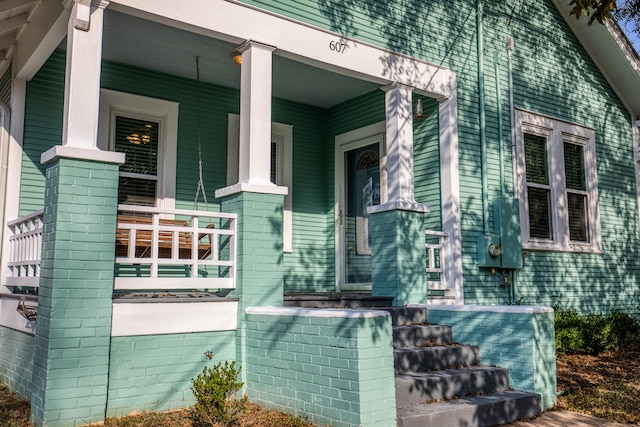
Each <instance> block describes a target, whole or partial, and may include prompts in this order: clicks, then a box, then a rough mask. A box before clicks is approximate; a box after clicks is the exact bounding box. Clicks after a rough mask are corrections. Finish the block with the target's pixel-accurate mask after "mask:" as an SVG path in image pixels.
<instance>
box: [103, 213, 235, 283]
mask: <svg viewBox="0 0 640 427" xmlns="http://www.w3.org/2000/svg"><path fill="white" fill-rule="evenodd" d="M236 223H237V215H235V214H229V213H220V212H203V211H192V210H179V209H160V208H151V207H142V206H128V205H119V206H118V225H117V230H116V266H115V275H116V277H115V281H114V282H115V283H114V287H115V289H117V290H121V289H127V290H149V289H154V290H155V289H229V288H234V287H235V277H236Z"/></svg>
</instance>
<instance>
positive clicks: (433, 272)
mask: <svg viewBox="0 0 640 427" xmlns="http://www.w3.org/2000/svg"><path fill="white" fill-rule="evenodd" d="M424 234H425V241H426V242H425V245H424V247H425V248H426V250H427V268H426V272H427V288H428V289H430V290H443V291H447V290H449V286H448V284H447V281H446V279H445V275H444V272H445V266H444V257H443V256H442V252H443V250H444V244H445V240H446V239H447V234H446V233H444V232H442V231H432V230H425V232H424ZM436 277H437V280H433V279H434V278H436Z"/></svg>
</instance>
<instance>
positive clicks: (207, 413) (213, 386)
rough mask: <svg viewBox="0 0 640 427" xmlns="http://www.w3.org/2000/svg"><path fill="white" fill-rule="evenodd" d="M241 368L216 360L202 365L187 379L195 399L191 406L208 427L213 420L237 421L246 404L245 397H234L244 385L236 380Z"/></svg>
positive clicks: (225, 423) (217, 421)
mask: <svg viewBox="0 0 640 427" xmlns="http://www.w3.org/2000/svg"><path fill="white" fill-rule="evenodd" d="M241 369H242V368H240V367H238V368H236V362H235V361H233V362H228V361H226V362H224V364H223V363H222V362H218V363H216V364H215V366H214V367H213V368H209V367H208V366H205V367H204V369H203V370H202V372H201V373H200V374H198V376H197V377H196V378H193V379H192V380H191V383H192V384H191V391H192V392H193V395H194V396H195V398H196V404H195V405H194V409H195V412H196V416H197V418H198V420H199V421H201V422H204V423H208V424H209V425H211V426H213V425H215V424H216V423H222V424H223V425H225V426H233V425H235V424H236V423H237V421H238V416H239V415H240V414H241V413H242V412H243V411H244V410H245V407H246V403H247V396H242V397H241V398H238V393H239V392H240V389H242V386H243V385H244V383H243V382H241V381H239V380H238V378H239V376H240V372H241Z"/></svg>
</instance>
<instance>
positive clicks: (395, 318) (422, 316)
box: [384, 307, 428, 326]
mask: <svg viewBox="0 0 640 427" xmlns="http://www.w3.org/2000/svg"><path fill="white" fill-rule="evenodd" d="M384 310H386V311H388V312H389V313H390V314H391V323H392V324H393V326H409V325H428V322H427V310H426V309H425V308H424V307H387V308H385V309H384Z"/></svg>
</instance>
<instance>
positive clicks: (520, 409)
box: [397, 391, 542, 427]
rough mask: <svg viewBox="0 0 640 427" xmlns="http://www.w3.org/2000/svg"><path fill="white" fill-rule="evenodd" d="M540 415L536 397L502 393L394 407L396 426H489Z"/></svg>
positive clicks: (528, 394) (519, 393)
mask: <svg viewBox="0 0 640 427" xmlns="http://www.w3.org/2000/svg"><path fill="white" fill-rule="evenodd" d="M541 412H542V409H541V403H540V395H538V394H534V393H526V392H522V391H504V392H499V393H492V394H490V395H486V396H473V397H464V398H461V399H456V400H450V401H446V402H440V403H430V404H424V403H422V404H414V405H406V406H401V407H399V408H398V422H397V426H398V427H425V426H439V427H440V426H442V427H445V426H465V427H489V426H496V425H500V424H506V423H509V422H511V421H514V420H521V419H525V418H531V417H535V416H537V415H539V414H540V413H541Z"/></svg>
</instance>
